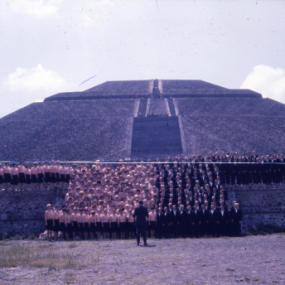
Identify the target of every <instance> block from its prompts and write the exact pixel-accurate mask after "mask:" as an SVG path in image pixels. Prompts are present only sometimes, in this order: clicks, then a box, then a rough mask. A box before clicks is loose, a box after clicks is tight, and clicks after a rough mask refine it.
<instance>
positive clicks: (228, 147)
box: [0, 79, 285, 161]
mask: <svg viewBox="0 0 285 285" xmlns="http://www.w3.org/2000/svg"><path fill="white" fill-rule="evenodd" d="M284 114H285V105H283V104H281V103H278V102H276V101H274V100H271V99H264V98H262V95H261V94H259V93H257V92H254V91H251V90H243V89H227V88H224V87H221V86H218V85H214V84H211V83H208V82H205V81H202V80H158V79H155V80H137V81H107V82H105V83H102V84H99V85H97V86H95V87H92V88H90V89H88V90H85V91H83V92H65V93H58V94H55V95H52V96H49V97H47V98H46V99H45V100H44V102H42V103H33V104H30V105H28V106H26V107H24V108H22V109H19V110H18V111H16V112H13V113H11V114H9V115H7V116H5V117H3V118H1V119H0V127H1V130H2V136H1V140H0V149H1V152H0V160H1V161H5V160H9V161H20V160H26V161H27V160H31V161H34V160H42V161H43V160H62V161H86V160H88V161H90V160H91V161H94V160H96V159H100V160H102V161H117V160H119V159H125V158H128V159H148V158H150V159H155V158H156V157H159V158H161V159H164V158H166V157H168V156H191V155H192V154H202V155H205V154H207V153H208V152H209V151H218V152H222V151H237V152H239V153H241V152H244V151H251V150H253V149H255V150H256V151H257V152H258V153H260V154H274V153H280V152H284V151H285V149H284V148H285V147H284V141H285V115H284Z"/></svg>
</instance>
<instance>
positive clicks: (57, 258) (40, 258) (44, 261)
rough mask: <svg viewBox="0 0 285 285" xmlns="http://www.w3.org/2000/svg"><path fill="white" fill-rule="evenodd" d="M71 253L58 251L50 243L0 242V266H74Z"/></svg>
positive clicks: (54, 267) (74, 261)
mask: <svg viewBox="0 0 285 285" xmlns="http://www.w3.org/2000/svg"><path fill="white" fill-rule="evenodd" d="M76 265H77V262H76V259H75V258H74V256H73V253H58V252H56V251H55V250H54V249H53V245H52V244H44V245H42V244H41V243H38V244H37V243H34V244H28V243H20V242H17V243H8V242H7V243H5V242H2V243H1V247H0V267H2V268H3V267H4V268H9V267H18V266H23V267H39V268H49V269H51V270H52V269H58V268H74V267H76Z"/></svg>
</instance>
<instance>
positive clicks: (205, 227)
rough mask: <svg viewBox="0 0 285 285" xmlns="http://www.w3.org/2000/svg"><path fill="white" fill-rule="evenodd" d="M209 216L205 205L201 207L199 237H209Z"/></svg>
mask: <svg viewBox="0 0 285 285" xmlns="http://www.w3.org/2000/svg"><path fill="white" fill-rule="evenodd" d="M209 227H210V216H209V210H206V209H205V205H204V204H202V205H201V236H205V235H209Z"/></svg>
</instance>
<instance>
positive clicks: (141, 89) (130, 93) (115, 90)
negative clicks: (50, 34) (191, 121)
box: [45, 79, 262, 101]
mask: <svg viewBox="0 0 285 285" xmlns="http://www.w3.org/2000/svg"><path fill="white" fill-rule="evenodd" d="M159 94H163V96H164V97H196V96H198V97H225V96H231V97H234V96H235V97H262V96H261V94H259V93H256V92H254V91H251V90H247V89H227V88H224V87H221V86H218V85H214V84H211V83H208V82H205V81H202V80H158V79H155V80H132V81H107V82H104V83H102V84H99V85H97V86H94V87H92V88H90V89H87V90H85V91H83V92H63V93H58V94H55V95H53V96H50V97H48V98H46V99H45V101H55V100H85V99H86V100H89V99H103V98H106V97H110V98H111V97H112V98H124V97H128V98H137V97H138V96H142V97H150V96H155V95H159Z"/></svg>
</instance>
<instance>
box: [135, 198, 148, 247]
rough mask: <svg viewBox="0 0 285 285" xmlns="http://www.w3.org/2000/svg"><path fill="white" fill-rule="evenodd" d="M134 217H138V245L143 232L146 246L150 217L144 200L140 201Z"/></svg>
mask: <svg viewBox="0 0 285 285" xmlns="http://www.w3.org/2000/svg"><path fill="white" fill-rule="evenodd" d="M133 217H134V218H136V234H137V245H139V244H140V236H141V233H142V235H143V241H144V246H147V243H146V218H147V217H148V212H147V208H146V207H144V206H143V201H139V206H138V207H136V208H135V212H134V214H133Z"/></svg>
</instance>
